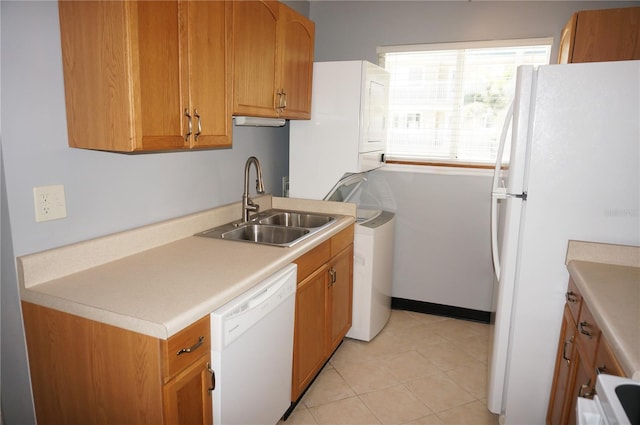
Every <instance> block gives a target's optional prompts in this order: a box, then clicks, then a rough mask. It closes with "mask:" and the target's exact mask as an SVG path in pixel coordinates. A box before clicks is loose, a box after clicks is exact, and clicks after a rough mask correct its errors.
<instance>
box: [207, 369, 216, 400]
mask: <svg viewBox="0 0 640 425" xmlns="http://www.w3.org/2000/svg"><path fill="white" fill-rule="evenodd" d="M207 370H208V371H209V373H210V374H211V387H210V388H207V391H209V395H211V392H212V391H213V390H215V389H216V373H215V372H214V371H213V369H211V364H209V363H207Z"/></svg>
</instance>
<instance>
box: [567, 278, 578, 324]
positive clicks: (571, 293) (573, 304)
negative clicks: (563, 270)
mask: <svg viewBox="0 0 640 425" xmlns="http://www.w3.org/2000/svg"><path fill="white" fill-rule="evenodd" d="M565 298H566V300H567V307H569V311H570V312H571V318H572V319H573V323H578V316H580V307H581V306H582V295H581V294H580V291H579V290H578V287H577V286H576V283H575V282H574V281H573V279H569V287H568V288H567V293H566V294H565Z"/></svg>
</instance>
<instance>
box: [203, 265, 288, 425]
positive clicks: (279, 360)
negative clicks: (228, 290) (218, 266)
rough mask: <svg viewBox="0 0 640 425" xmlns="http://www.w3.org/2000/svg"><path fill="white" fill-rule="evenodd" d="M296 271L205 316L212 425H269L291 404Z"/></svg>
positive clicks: (279, 274)
mask: <svg viewBox="0 0 640 425" xmlns="http://www.w3.org/2000/svg"><path fill="white" fill-rule="evenodd" d="M296 273H297V266H296V265H295V264H290V265H288V266H286V267H284V268H283V269H281V270H279V271H278V272H276V273H274V274H273V275H271V276H269V277H268V278H267V279H265V280H264V281H262V282H261V283H259V284H258V285H256V286H255V287H253V288H252V289H250V290H248V291H247V292H245V293H244V294H242V295H240V296H239V297H237V298H235V299H234V300H232V301H230V302H228V303H227V304H225V305H224V306H222V307H221V308H219V309H218V310H216V311H214V312H213V313H211V351H212V353H211V363H212V365H213V370H214V371H215V374H216V375H215V376H216V386H215V390H214V391H213V418H214V419H213V423H215V424H216V425H232V424H237V425H274V424H276V423H277V422H278V421H279V420H280V418H281V417H282V415H283V414H284V412H285V411H286V410H287V408H289V406H290V405H291V369H292V362H293V319H294V308H295V292H296Z"/></svg>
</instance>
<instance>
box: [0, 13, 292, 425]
mask: <svg viewBox="0 0 640 425" xmlns="http://www.w3.org/2000/svg"><path fill="white" fill-rule="evenodd" d="M0 13H1V19H2V21H1V31H2V33H1V41H2V46H1V50H2V51H1V54H2V57H1V60H2V68H1V92H2V104H1V107H2V115H1V122H2V124H3V125H2V133H1V139H2V160H3V164H4V172H5V176H4V177H5V178H4V179H3V180H2V181H3V183H4V184H5V186H6V193H5V192H4V191H2V197H1V199H2V207H3V208H2V210H3V211H2V212H3V215H2V255H3V256H2V260H3V261H2V341H1V346H2V371H1V373H2V374H1V377H2V386H1V394H2V410H3V413H4V415H5V420H6V423H7V424H27V423H33V421H34V419H33V409H32V402H31V393H30V387H29V380H28V371H27V367H26V355H25V344H24V339H23V338H24V336H23V334H24V333H23V329H22V320H21V315H20V304H19V295H18V286H17V282H16V273H15V261H14V258H15V256H20V255H23V254H28V253H33V252H37V251H41V250H45V249H49V248H53V247H57V246H61V245H65V244H69V243H73V242H77V241H81V240H86V239H90V238H94V237H97V236H102V235H106V234H109V233H113V232H118V231H122V230H126V229H130V228H133V227H138V226H141V225H145V224H149V223H153V222H157V221H160V220H164V219H169V218H173V217H177V216H180V215H184V214H188V213H192V212H195V211H200V210H204V209H208V208H212V207H215V206H220V205H223V204H228V203H231V202H238V201H240V198H241V195H242V190H243V188H242V177H243V168H244V162H245V160H246V159H247V157H249V156H250V155H256V156H257V157H258V158H259V159H260V161H261V163H262V165H263V172H264V176H265V179H266V181H265V184H266V189H267V191H269V192H272V193H274V194H277V195H280V194H281V181H282V177H283V176H284V175H286V174H287V172H288V171H287V170H288V162H289V154H288V134H289V131H288V126H287V127H285V128H246V127H243V128H234V134H233V137H234V141H233V149H224V150H211V151H198V152H178V153H161V154H139V155H123V154H114V153H105V152H94V151H87V150H79V149H70V148H68V147H67V130H66V122H65V104H64V91H63V79H62V64H61V52H60V36H59V22H58V12H57V3H56V2H52V1H38V2H25V1H2V2H1V12H0ZM49 184H63V185H64V187H65V191H66V202H67V211H68V216H67V218H65V219H63V220H56V221H49V222H43V223H36V222H35V219H34V206H33V195H32V189H33V187H34V186H42V185H49ZM5 212H7V213H8V214H5ZM238 216H240V211H238Z"/></svg>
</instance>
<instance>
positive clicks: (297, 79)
mask: <svg viewBox="0 0 640 425" xmlns="http://www.w3.org/2000/svg"><path fill="white" fill-rule="evenodd" d="M314 37H315V26H314V23H313V22H312V21H310V20H308V19H307V18H305V17H304V16H302V15H300V14H298V13H297V12H295V11H294V10H292V9H291V8H289V7H288V6H286V5H284V4H282V3H279V2H277V1H239V2H233V57H234V59H233V61H234V66H233V87H234V90H233V92H234V93H233V113H234V114H236V115H250V116H258V117H271V118H275V117H280V118H291V119H309V118H310V116H311V115H310V114H311V78H312V73H313V52H314V40H315V38H314Z"/></svg>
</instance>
